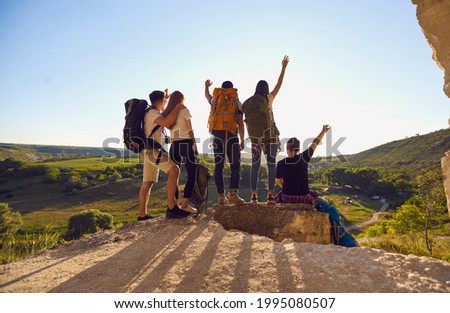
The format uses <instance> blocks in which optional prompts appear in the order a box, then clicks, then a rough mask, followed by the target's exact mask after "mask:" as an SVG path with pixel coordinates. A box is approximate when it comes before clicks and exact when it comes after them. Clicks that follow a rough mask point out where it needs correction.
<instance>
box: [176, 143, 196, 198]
mask: <svg viewBox="0 0 450 313" xmlns="http://www.w3.org/2000/svg"><path fill="white" fill-rule="evenodd" d="M169 155H170V158H171V159H172V161H173V162H174V163H175V164H176V165H178V166H179V167H180V170H181V162H182V159H183V158H184V163H185V166H186V170H187V174H188V175H187V181H186V185H185V186H184V198H187V199H189V198H190V197H191V195H192V191H193V190H194V183H195V172H196V169H197V164H196V162H195V154H194V147H193V142H192V140H191V139H186V140H179V141H174V142H173V143H172V144H171V146H170V150H169ZM175 198H176V199H178V188H177V192H176V193H175Z"/></svg>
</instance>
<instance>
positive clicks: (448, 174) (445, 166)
mask: <svg viewBox="0 0 450 313" xmlns="http://www.w3.org/2000/svg"><path fill="white" fill-rule="evenodd" d="M441 164H442V174H443V176H444V189H445V194H446V196H447V208H448V215H449V216H450V151H448V152H447V153H446V154H445V157H443V158H442V159H441Z"/></svg>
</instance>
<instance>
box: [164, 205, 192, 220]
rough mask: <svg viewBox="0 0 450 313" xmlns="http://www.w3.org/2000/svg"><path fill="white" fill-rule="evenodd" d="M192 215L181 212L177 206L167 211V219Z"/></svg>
mask: <svg viewBox="0 0 450 313" xmlns="http://www.w3.org/2000/svg"><path fill="white" fill-rule="evenodd" d="M189 215H190V213H189V212H186V211H183V210H181V209H180V208H179V207H178V206H177V205H176V206H174V207H173V208H171V209H169V208H167V210H166V218H184V217H188V216H189Z"/></svg>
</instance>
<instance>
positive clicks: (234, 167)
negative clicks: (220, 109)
mask: <svg viewBox="0 0 450 313" xmlns="http://www.w3.org/2000/svg"><path fill="white" fill-rule="evenodd" d="M212 134H213V136H214V141H213V146H214V163H215V168H214V180H215V182H216V187H217V193H218V194H221V193H224V179H223V167H224V165H225V154H226V156H227V157H228V161H229V162H230V171H231V177H230V189H238V188H239V180H240V178H241V149H240V146H239V138H238V136H237V135H233V134H232V133H230V132H226V131H224V130H215V131H213V132H212Z"/></svg>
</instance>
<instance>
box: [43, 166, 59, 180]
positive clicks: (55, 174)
mask: <svg viewBox="0 0 450 313" xmlns="http://www.w3.org/2000/svg"><path fill="white" fill-rule="evenodd" d="M60 177H61V172H60V171H59V169H58V168H56V167H49V168H48V169H47V172H46V173H45V175H44V180H45V181H46V182H47V183H56V182H57V181H59V179H60Z"/></svg>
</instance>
